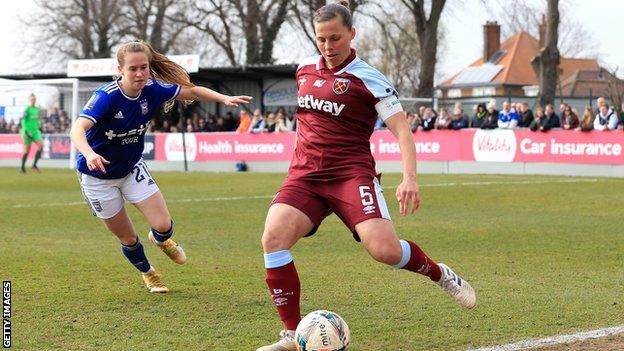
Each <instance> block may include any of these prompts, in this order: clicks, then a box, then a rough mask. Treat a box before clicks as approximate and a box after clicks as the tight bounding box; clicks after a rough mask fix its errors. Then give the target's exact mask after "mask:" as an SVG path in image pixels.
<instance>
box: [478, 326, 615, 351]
mask: <svg viewBox="0 0 624 351" xmlns="http://www.w3.org/2000/svg"><path fill="white" fill-rule="evenodd" d="M622 333H624V325H621V326H618V327H611V328H604V329H596V330H592V331H588V332H580V333H576V334H568V335H557V336H551V337H548V338H544V339H536V340H525V341H519V342H515V343H513V344H507V345H499V346H492V347H482V348H479V349H469V350H468V351H519V350H529V349H535V348H538V347H545V346H552V345H560V344H567V343H572V342H579V341H585V340H589V339H598V338H604V337H606V336H610V335H617V334H622Z"/></svg>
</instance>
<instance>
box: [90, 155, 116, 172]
mask: <svg viewBox="0 0 624 351" xmlns="http://www.w3.org/2000/svg"><path fill="white" fill-rule="evenodd" d="M86 159H87V167H88V168H89V170H90V171H96V170H97V171H100V172H102V173H106V168H105V166H106V165H107V164H110V161H108V160H107V159H105V158H104V157H102V156H100V155H98V154H96V153H95V152H92V153H90V154H88V155H87V157H86Z"/></svg>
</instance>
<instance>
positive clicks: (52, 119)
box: [48, 107, 59, 124]
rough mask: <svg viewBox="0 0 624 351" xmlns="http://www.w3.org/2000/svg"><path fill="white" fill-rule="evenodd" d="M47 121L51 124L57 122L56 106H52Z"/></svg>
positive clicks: (57, 110) (57, 112)
mask: <svg viewBox="0 0 624 351" xmlns="http://www.w3.org/2000/svg"><path fill="white" fill-rule="evenodd" d="M48 121H49V122H50V123H52V124H55V123H58V122H59V109H58V108H56V107H52V109H51V110H50V114H49V115H48Z"/></svg>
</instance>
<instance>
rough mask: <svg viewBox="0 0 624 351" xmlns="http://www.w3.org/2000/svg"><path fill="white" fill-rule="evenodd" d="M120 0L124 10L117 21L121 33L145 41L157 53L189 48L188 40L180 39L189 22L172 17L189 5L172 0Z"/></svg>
mask: <svg viewBox="0 0 624 351" xmlns="http://www.w3.org/2000/svg"><path fill="white" fill-rule="evenodd" d="M121 3H122V6H123V7H122V8H123V11H121V16H120V18H119V19H118V20H119V21H120V22H121V26H122V29H121V34H122V35H123V36H125V37H128V38H131V39H141V40H144V41H146V42H148V43H150V44H151V45H152V47H153V48H154V50H156V51H158V52H163V53H170V52H172V51H176V49H182V48H184V49H188V46H189V44H190V43H188V42H185V41H181V40H180V39H181V34H182V33H183V32H184V31H185V30H186V29H188V28H189V25H188V24H186V23H183V22H178V21H176V20H175V16H176V14H179V13H184V12H186V11H187V9H188V4H186V3H183V2H180V1H175V0H125V1H122V2H121ZM184 49H182V50H184Z"/></svg>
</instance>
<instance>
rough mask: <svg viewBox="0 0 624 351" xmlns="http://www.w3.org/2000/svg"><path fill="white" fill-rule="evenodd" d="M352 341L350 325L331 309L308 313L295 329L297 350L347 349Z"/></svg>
mask: <svg viewBox="0 0 624 351" xmlns="http://www.w3.org/2000/svg"><path fill="white" fill-rule="evenodd" d="M350 342H351V332H350V331H349V326H348V325H347V323H346V322H345V321H344V319H342V318H341V317H340V316H339V315H337V314H336V313H334V312H331V311H325V310H318V311H314V312H310V313H308V314H307V315H306V316H305V317H303V319H302V320H301V322H299V325H297V330H296V331H295V343H296V344H297V351H346V350H348V349H349V343H350Z"/></svg>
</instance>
